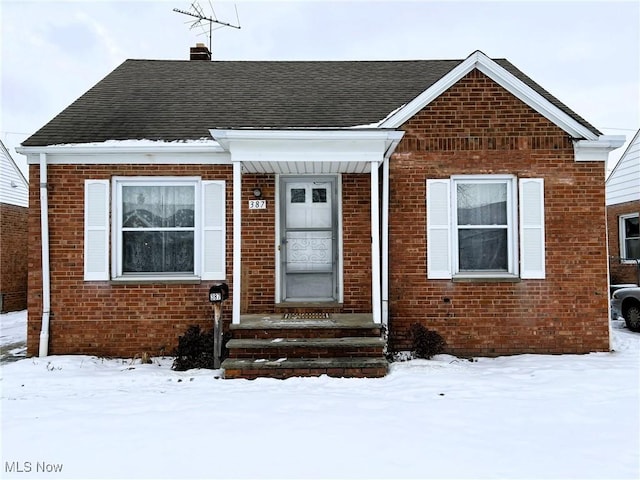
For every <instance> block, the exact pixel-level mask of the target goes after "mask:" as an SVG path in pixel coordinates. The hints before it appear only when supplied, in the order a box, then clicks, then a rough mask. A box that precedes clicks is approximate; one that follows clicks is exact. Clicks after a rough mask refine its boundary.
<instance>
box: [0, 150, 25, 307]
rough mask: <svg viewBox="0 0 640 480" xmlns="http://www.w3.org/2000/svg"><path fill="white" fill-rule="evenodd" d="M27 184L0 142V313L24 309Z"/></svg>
mask: <svg viewBox="0 0 640 480" xmlns="http://www.w3.org/2000/svg"><path fill="white" fill-rule="evenodd" d="M28 207H29V182H27V179H26V178H24V175H23V174H22V172H21V171H20V169H19V168H18V166H17V165H16V164H15V162H14V161H13V158H11V155H10V154H9V151H8V150H7V149H6V147H5V146H4V144H3V143H2V142H0V312H13V311H18V310H24V309H26V308H27V261H28V255H27V243H28V242H27V240H28V232H27V225H28V214H29V208H28Z"/></svg>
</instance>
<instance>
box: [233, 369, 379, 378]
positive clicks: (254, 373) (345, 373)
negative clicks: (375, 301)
mask: <svg viewBox="0 0 640 480" xmlns="http://www.w3.org/2000/svg"><path fill="white" fill-rule="evenodd" d="M386 374H387V368H383V367H374V368H279V369H269V370H266V369H258V370H251V369H244V368H243V369H237V370H236V369H226V370H225V371H224V378H228V379H232V378H244V379H246V380H255V379H256V378H265V377H266V378H277V379H283V380H284V379H286V378H291V377H319V376H320V375H327V376H329V377H337V378H341V377H348V378H380V377H384V376H385V375H386Z"/></svg>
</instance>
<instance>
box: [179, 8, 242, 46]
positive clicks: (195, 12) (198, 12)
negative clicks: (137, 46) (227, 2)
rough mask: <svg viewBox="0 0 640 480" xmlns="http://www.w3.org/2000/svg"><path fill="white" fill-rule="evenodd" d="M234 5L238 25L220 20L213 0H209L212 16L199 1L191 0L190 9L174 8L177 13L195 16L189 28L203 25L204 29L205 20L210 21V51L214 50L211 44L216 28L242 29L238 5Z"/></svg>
mask: <svg viewBox="0 0 640 480" xmlns="http://www.w3.org/2000/svg"><path fill="white" fill-rule="evenodd" d="M234 7H235V10H236V22H237V23H238V24H237V25H233V24H231V23H227V22H222V21H220V20H218V19H217V18H216V12H215V11H214V10H213V5H211V0H209V8H211V16H207V15H205V13H204V9H203V8H202V6H201V5H200V4H199V3H198V2H191V8H190V9H189V11H186V10H180V9H179V8H174V9H173V11H174V12H177V13H182V14H183V15H189V16H190V17H194V18H195V20H190V21H189V22H190V23H191V26H190V27H189V30H193V29H194V28H196V27H201V28H203V29H204V27H205V25H204V23H205V22H208V23H209V52H213V50H212V45H211V36H212V33H213V31H214V30H218V29H219V28H224V27H231V28H237V29H238V30H240V18H238V7H237V6H236V5H235V4H234ZM214 23H215V24H217V25H219V26H218V27H216V28H213V24H214ZM203 33H206V32H203Z"/></svg>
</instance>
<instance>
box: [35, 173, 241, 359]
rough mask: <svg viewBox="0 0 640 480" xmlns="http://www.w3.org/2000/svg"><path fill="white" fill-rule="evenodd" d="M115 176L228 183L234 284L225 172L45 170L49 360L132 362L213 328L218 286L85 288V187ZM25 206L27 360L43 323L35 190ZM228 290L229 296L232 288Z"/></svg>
mask: <svg viewBox="0 0 640 480" xmlns="http://www.w3.org/2000/svg"><path fill="white" fill-rule="evenodd" d="M37 168H38V167H36V166H32V167H31V171H30V174H31V175H32V178H37V177H38V171H37ZM116 175H122V176H133V175H145V176H153V175H158V176H194V175H198V176H201V177H202V179H203V180H226V182H227V188H226V195H227V217H226V222H227V225H226V235H227V264H226V271H227V275H228V276H229V278H231V276H232V256H231V252H232V216H231V210H232V201H233V195H232V193H233V191H232V188H231V185H232V183H231V181H232V170H231V167H230V166H216V167H211V166H205V165H114V166H106V165H50V166H49V167H48V185H49V197H48V199H49V215H50V217H49V225H50V231H49V237H50V250H49V255H50V265H51V314H52V316H51V323H50V349H49V352H50V353H51V354H68V353H74V354H76V353H77V354H92V355H104V356H116V357H132V356H134V355H140V354H142V353H143V352H148V353H150V354H154V355H156V354H160V353H163V352H166V353H170V352H171V351H172V350H173V348H174V347H175V346H176V345H177V338H178V336H179V335H182V334H183V333H184V332H185V330H186V329H187V327H188V326H189V325H193V324H198V325H201V326H202V327H203V328H205V327H206V328H209V327H210V326H211V306H210V303H209V301H208V292H209V287H210V286H211V285H212V284H213V283H216V282H206V281H205V282H202V283H201V284H198V285H191V284H179V285H176V284H137V285H113V284H111V283H110V282H85V281H84V279H83V276H84V272H83V268H84V262H83V256H84V250H83V248H84V247H83V245H84V181H85V179H109V178H111V176H116ZM30 201H31V205H32V206H33V207H32V208H31V209H30V215H29V235H30V238H31V240H32V241H31V242H30V244H29V321H28V335H27V353H28V354H29V355H35V354H37V352H38V341H39V334H40V328H41V318H42V267H41V252H40V248H41V247H40V240H41V236H40V199H39V192H38V186H37V184H36V183H32V184H31V186H30ZM229 285H230V287H231V288H232V289H233V287H232V285H231V283H230V282H229ZM231 294H233V290H232V291H231ZM230 315H231V313H230V302H226V303H225V307H224V313H223V318H224V319H225V320H226V321H228V320H229V319H230Z"/></svg>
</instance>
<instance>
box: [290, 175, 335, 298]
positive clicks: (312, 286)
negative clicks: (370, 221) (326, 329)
mask: <svg viewBox="0 0 640 480" xmlns="http://www.w3.org/2000/svg"><path fill="white" fill-rule="evenodd" d="M280 192H281V198H280V205H281V210H280V211H281V232H280V235H281V243H280V258H281V261H282V265H281V269H280V271H281V277H282V278H281V286H282V293H283V295H282V297H283V300H284V301H287V302H291V301H293V302H295V301H306V302H309V301H334V300H336V298H337V265H338V262H337V258H338V248H337V244H338V242H337V237H338V235H337V208H336V207H337V205H336V204H337V202H336V198H337V196H336V177H333V176H331V177H325V176H322V177H281V178H280Z"/></svg>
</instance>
